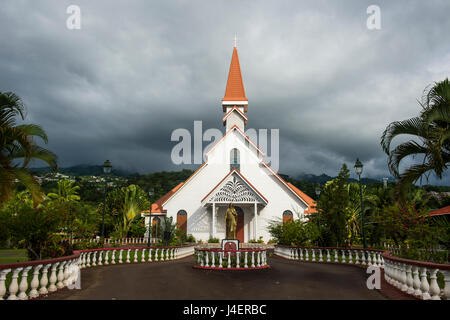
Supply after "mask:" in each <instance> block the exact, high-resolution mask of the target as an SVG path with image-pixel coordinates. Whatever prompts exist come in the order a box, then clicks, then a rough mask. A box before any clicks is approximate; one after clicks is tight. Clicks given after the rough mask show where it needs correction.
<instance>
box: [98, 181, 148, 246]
mask: <svg viewBox="0 0 450 320" xmlns="http://www.w3.org/2000/svg"><path fill="white" fill-rule="evenodd" d="M106 202H107V212H110V214H111V215H113V217H114V220H115V221H114V228H115V233H116V236H117V237H120V238H125V237H126V236H127V234H128V231H129V230H130V227H131V224H132V222H133V220H134V219H135V218H136V217H139V216H140V214H141V212H142V211H143V210H145V209H147V208H148V207H149V206H150V203H149V201H148V199H147V195H146V193H145V192H144V191H143V190H142V189H141V188H140V187H139V186H136V185H134V184H132V185H129V186H127V187H122V188H120V189H116V190H114V191H112V192H110V193H109V194H108V197H107V200H106ZM100 207H101V206H100ZM99 209H100V208H99Z"/></svg>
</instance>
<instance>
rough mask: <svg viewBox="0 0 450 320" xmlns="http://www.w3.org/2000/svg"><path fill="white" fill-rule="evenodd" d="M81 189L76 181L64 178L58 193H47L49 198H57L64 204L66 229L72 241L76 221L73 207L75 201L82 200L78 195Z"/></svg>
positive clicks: (59, 184)
mask: <svg viewBox="0 0 450 320" xmlns="http://www.w3.org/2000/svg"><path fill="white" fill-rule="evenodd" d="M79 189H80V187H79V186H76V185H75V181H70V180H69V179H63V180H59V181H58V193H49V194H47V197H48V198H50V199H55V200H56V201H58V202H59V203H60V204H61V205H62V209H63V211H64V221H65V222H66V231H67V232H68V233H69V234H70V239H69V240H70V241H72V235H73V228H72V226H73V223H74V221H75V217H74V215H73V212H74V211H73V208H72V207H73V205H74V203H75V202H78V201H80V196H79V195H78V190H79Z"/></svg>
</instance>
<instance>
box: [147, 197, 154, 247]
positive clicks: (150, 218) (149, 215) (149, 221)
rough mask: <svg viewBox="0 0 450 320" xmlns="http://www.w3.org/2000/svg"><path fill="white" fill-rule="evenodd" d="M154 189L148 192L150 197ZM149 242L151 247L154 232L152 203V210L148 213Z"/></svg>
mask: <svg viewBox="0 0 450 320" xmlns="http://www.w3.org/2000/svg"><path fill="white" fill-rule="evenodd" d="M153 193H154V192H153V189H150V190H149V192H148V195H149V197H151V196H152V195H153ZM148 219H149V220H148V231H147V232H148V244H147V246H148V247H149V248H150V242H151V233H152V206H151V205H150V212H149V214H148Z"/></svg>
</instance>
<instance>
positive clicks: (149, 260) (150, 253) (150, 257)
mask: <svg viewBox="0 0 450 320" xmlns="http://www.w3.org/2000/svg"><path fill="white" fill-rule="evenodd" d="M147 261H148V262H152V261H153V259H152V248H150V249H148V260H147Z"/></svg>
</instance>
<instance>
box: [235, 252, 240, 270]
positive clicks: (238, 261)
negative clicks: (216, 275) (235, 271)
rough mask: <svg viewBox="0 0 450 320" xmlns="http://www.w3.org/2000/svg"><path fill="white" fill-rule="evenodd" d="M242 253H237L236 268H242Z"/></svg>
mask: <svg viewBox="0 0 450 320" xmlns="http://www.w3.org/2000/svg"><path fill="white" fill-rule="evenodd" d="M239 253H240V252H239V251H238V252H236V268H240V267H241V260H240V258H241V257H240V254H239Z"/></svg>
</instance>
